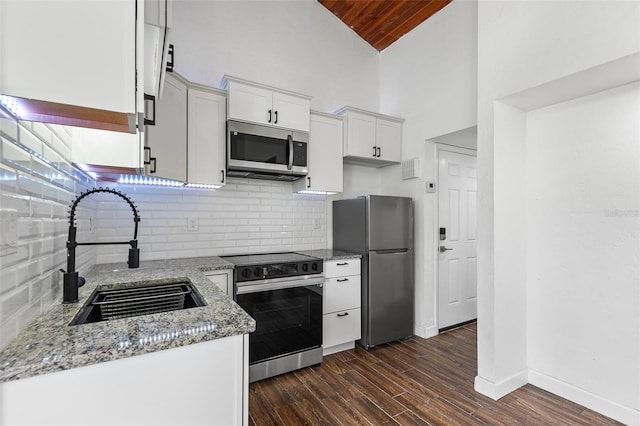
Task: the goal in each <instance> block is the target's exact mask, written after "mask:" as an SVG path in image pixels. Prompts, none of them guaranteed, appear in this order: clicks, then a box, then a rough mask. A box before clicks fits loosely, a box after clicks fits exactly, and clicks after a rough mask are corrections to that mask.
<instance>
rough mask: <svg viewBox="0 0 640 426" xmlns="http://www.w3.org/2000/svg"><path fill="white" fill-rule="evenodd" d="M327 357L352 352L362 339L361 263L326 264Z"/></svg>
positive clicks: (324, 325)
mask: <svg viewBox="0 0 640 426" xmlns="http://www.w3.org/2000/svg"><path fill="white" fill-rule="evenodd" d="M324 272H325V277H326V280H325V284H324V293H323V295H324V298H323V305H322V313H323V319H322V346H323V351H322V352H323V355H329V354H332V353H335V352H339V351H343V350H346V349H351V348H353V347H354V346H355V341H356V340H358V339H360V337H361V316H360V305H361V299H360V294H361V289H360V283H361V277H360V259H347V260H331V261H327V262H325V264H324Z"/></svg>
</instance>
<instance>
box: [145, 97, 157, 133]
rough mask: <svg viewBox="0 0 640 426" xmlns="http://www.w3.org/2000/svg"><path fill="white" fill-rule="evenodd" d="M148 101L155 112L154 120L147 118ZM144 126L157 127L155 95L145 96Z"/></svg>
mask: <svg viewBox="0 0 640 426" xmlns="http://www.w3.org/2000/svg"><path fill="white" fill-rule="evenodd" d="M147 101H149V102H150V103H151V105H152V108H151V111H153V118H147ZM144 125H145V126H155V125H156V97H155V96H153V95H147V94H146V93H145V94H144Z"/></svg>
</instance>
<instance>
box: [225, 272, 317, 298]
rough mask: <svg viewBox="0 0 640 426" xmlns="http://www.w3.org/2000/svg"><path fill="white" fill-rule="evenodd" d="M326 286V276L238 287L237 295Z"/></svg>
mask: <svg viewBox="0 0 640 426" xmlns="http://www.w3.org/2000/svg"><path fill="white" fill-rule="evenodd" d="M323 284H324V276H323V275H320V276H319V277H318V276H314V277H313V278H309V279H305V280H293V281H274V282H270V283H264V284H250V285H238V287H237V290H236V294H249V293H258V292H260V291H270V290H280V289H283V288H292V287H309V286H318V287H322V286H323Z"/></svg>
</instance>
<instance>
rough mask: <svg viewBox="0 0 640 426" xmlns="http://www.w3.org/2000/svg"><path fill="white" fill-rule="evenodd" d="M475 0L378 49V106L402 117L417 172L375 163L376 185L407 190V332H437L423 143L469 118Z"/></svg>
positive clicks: (428, 167)
mask: <svg viewBox="0 0 640 426" xmlns="http://www.w3.org/2000/svg"><path fill="white" fill-rule="evenodd" d="M476 39H477V3H476V2H475V1H455V2H452V3H450V4H449V5H447V7H445V8H443V9H442V10H440V11H439V12H438V13H436V14H435V15H434V16H432V17H431V18H429V19H428V20H427V21H425V22H424V23H423V24H421V25H419V26H418V27H416V28H415V29H414V30H413V31H411V32H410V33H408V34H406V35H405V36H404V37H402V38H401V39H400V40H398V41H397V42H395V43H394V44H393V45H391V46H389V47H388V48H387V49H385V50H384V51H382V52H381V54H380V108H381V112H383V113H385V114H390V115H397V116H399V117H402V118H404V119H405V122H404V125H403V129H402V131H403V135H402V139H403V143H402V158H403V159H410V158H416V157H417V158H420V160H421V163H422V176H421V177H420V178H418V179H409V180H406V181H402V180H401V169H400V167H399V166H391V167H385V168H383V169H380V176H381V177H380V185H381V188H380V190H381V192H382V193H384V194H395V195H403V196H408V197H412V198H413V199H414V209H415V211H414V213H415V230H416V239H415V256H416V258H415V259H416V270H415V277H416V311H415V318H416V324H415V333H416V334H418V335H420V336H423V337H429V336H432V335H434V334H436V333H437V324H436V322H437V321H436V310H435V306H436V305H435V300H436V293H435V292H436V286H435V260H434V259H436V257H437V254H436V252H435V249H434V247H435V244H434V241H435V239H434V238H435V233H434V230H435V227H436V221H437V213H436V211H437V209H436V206H437V204H436V201H437V195H436V194H426V193H425V182H426V181H433V182H435V181H436V180H437V179H436V175H437V168H436V167H434V162H435V161H436V159H437V155H436V148H435V144H434V143H433V142H425V141H427V140H429V139H433V138H436V137H438V136H441V135H444V134H449V133H452V132H456V131H460V130H462V129H467V128H469V127H473V126H475V124H476V64H477V49H476V46H477V44H476Z"/></svg>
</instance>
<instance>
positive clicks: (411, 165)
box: [402, 158, 422, 180]
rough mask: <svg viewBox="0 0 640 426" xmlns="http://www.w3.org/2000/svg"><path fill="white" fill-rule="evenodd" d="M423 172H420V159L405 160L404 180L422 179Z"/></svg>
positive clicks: (403, 168)
mask: <svg viewBox="0 0 640 426" xmlns="http://www.w3.org/2000/svg"><path fill="white" fill-rule="evenodd" d="M421 174H422V170H420V159H419V158H412V159H410V160H404V161H403V162H402V179H403V180H405V179H413V178H417V177H420V175H421Z"/></svg>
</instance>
